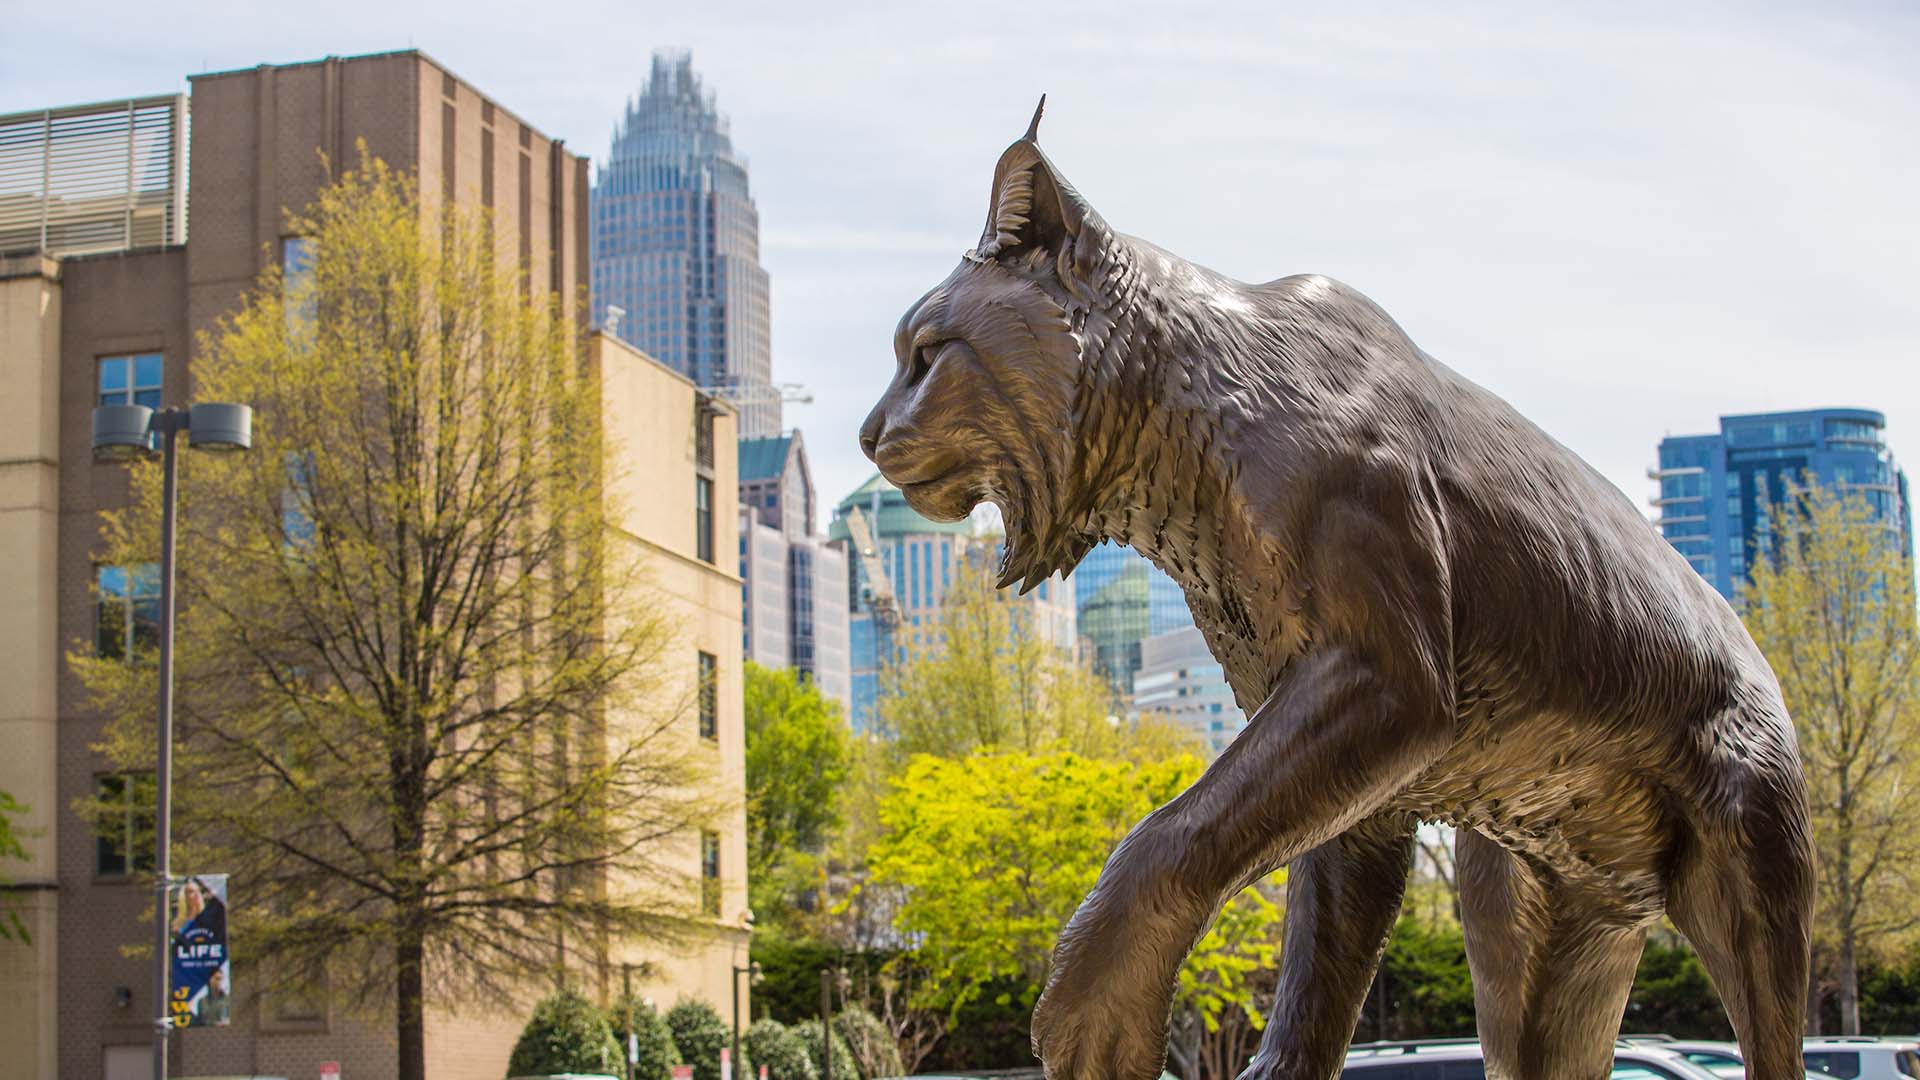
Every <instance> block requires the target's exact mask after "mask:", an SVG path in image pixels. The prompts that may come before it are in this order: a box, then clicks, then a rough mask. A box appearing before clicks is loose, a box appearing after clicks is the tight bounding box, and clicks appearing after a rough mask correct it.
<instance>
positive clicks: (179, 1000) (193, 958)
mask: <svg viewBox="0 0 1920 1080" xmlns="http://www.w3.org/2000/svg"><path fill="white" fill-rule="evenodd" d="M167 907H168V909H169V910H170V911H171V912H172V921H173V981H172V983H171V984H170V985H171V988H172V992H173V1000H172V1001H171V1002H169V1003H168V1005H169V1015H171V1016H172V1017H173V1026H174V1027H225V1026H227V1024H228V1023H229V1022H230V1018H231V1012H232V1005H231V1002H232V1000H233V965H232V962H231V957H230V956H229V955H228V952H227V875H225V874H201V875H198V876H196V877H184V878H174V879H173V889H172V892H171V899H170V900H169V902H168V904H167Z"/></svg>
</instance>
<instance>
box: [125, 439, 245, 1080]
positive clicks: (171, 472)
mask: <svg viewBox="0 0 1920 1080" xmlns="http://www.w3.org/2000/svg"><path fill="white" fill-rule="evenodd" d="M196 421H197V423H196ZM183 431H184V432H188V433H189V435H188V439H187V445H188V446H191V447H193V448H194V449H196V450H245V449H247V448H248V447H250V446H252V445H253V409H252V408H251V407H249V406H246V405H225V404H202V405H193V406H190V407H188V408H184V409H178V408H176V409H161V410H158V411H155V410H153V409H149V408H147V407H146V406H144V405H103V406H101V407H99V408H96V409H94V410H93V453H94V457H95V458H96V459H97V460H102V461H124V460H128V459H131V458H136V457H144V456H148V455H150V454H151V453H152V452H153V442H154V439H155V438H156V437H157V438H158V439H159V440H160V443H161V446H160V460H161V465H160V468H161V470H162V471H161V487H160V628H159V630H160V671H159V676H160V688H159V692H158V701H157V705H158V707H159V708H158V712H159V715H158V717H157V720H158V723H157V725H156V726H157V727H158V729H159V730H158V731H157V732H156V738H157V741H158V743H159V746H158V750H157V753H156V754H155V755H154V766H153V767H154V792H153V802H154V807H153V876H154V883H153V1000H154V1009H155V1015H154V1018H153V1075H154V1080H166V1076H167V1038H168V1036H169V1035H170V1034H172V1032H173V1028H174V1026H175V1025H174V1016H173V995H172V991H171V989H170V987H169V983H170V982H171V981H172V974H173V970H172V969H173V963H172V961H173V955H172V953H173V948H172V929H173V928H172V926H171V925H169V924H170V923H171V921H172V912H171V911H169V910H168V909H169V907H170V906H171V901H172V892H173V888H172V886H173V866H172V854H173V852H172V848H173V844H172V834H173V614H174V592H173V578H174V572H173V567H174V523H175V520H176V518H177V516H178V512H179V507H178V504H179V483H180V461H179V457H178V455H177V454H176V452H175V451H176V450H177V449H178V445H177V444H178V442H179V436H180V433H181V432H183Z"/></svg>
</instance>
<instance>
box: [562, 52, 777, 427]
mask: <svg viewBox="0 0 1920 1080" xmlns="http://www.w3.org/2000/svg"><path fill="white" fill-rule="evenodd" d="M591 217H592V233H591V237H592V251H593V254H592V265H593V318H594V321H595V323H596V324H598V325H600V326H602V327H605V328H606V329H607V330H608V331H609V332H610V333H612V334H615V335H616V336H618V337H620V338H623V339H625V340H627V341H629V342H632V343H633V344H634V345H637V346H639V347H640V348H641V349H642V350H643V351H645V352H646V353H648V354H649V355H651V356H653V357H654V358H656V359H658V360H659V361H660V362H661V363H664V364H666V365H667V366H668V367H670V368H673V369H674V370H675V371H678V372H680V373H681V374H683V375H685V376H686V377H688V378H689V379H692V380H693V381H694V382H695V383H696V384H698V385H699V386H702V387H707V388H710V389H712V390H713V391H714V392H716V393H717V394H719V396H721V397H725V398H727V399H729V400H730V401H731V402H732V403H733V404H734V406H735V407H736V408H737V409H738V411H739V413H740V435H741V437H742V438H754V437H759V436H768V435H778V434H780V398H779V395H778V393H777V392H776V391H775V390H774V388H773V385H772V371H773V359H772V357H773V351H772V339H771V332H770V330H769V321H768V289H767V272H766V270H764V269H762V268H761V266H760V212H759V211H758V210H757V209H756V208H755V207H754V205H753V196H752V194H751V193H750V192H749V191H748V188H747V162H746V159H745V158H743V157H740V156H739V155H738V154H736V153H734V150H733V140H732V139H731V138H730V137H729V136H728V133H727V120H726V117H724V116H722V115H721V114H720V112H719V111H718V110H717V109H716V108H715V107H714V98H713V94H712V93H710V92H708V91H707V90H706V89H705V88H704V87H703V86H702V85H701V82H700V76H698V75H696V74H695V73H694V70H693V57H692V56H691V54H688V53H685V52H666V51H663V52H657V53H655V54H654V56H653V71H652V73H651V75H650V76H649V77H648V79H647V87H646V89H645V91H643V92H642V93H641V94H640V96H639V97H638V98H635V99H633V100H632V101H630V102H628V105H627V111H626V115H625V116H624V117H622V119H621V121H620V123H619V124H618V125H617V126H616V127H615V128H614V132H613V146H612V149H611V151H610V152H609V153H608V155H607V162H606V164H604V165H602V166H600V169H599V174H598V176H597V177H596V180H595V183H594V185H593V199H592V210H591ZM615 308H618V309H620V310H619V311H617V312H616V311H614V310H613V309H615Z"/></svg>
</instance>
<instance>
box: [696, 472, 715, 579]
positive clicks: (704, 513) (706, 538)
mask: <svg viewBox="0 0 1920 1080" xmlns="http://www.w3.org/2000/svg"><path fill="white" fill-rule="evenodd" d="M693 547H694V554H695V555H696V556H698V557H699V559H700V561H702V562H712V561H713V481H712V480H711V479H709V478H708V477H705V476H696V477H694V478H693Z"/></svg>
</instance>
